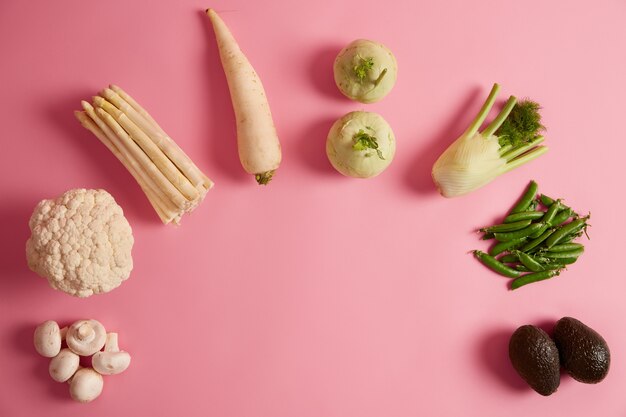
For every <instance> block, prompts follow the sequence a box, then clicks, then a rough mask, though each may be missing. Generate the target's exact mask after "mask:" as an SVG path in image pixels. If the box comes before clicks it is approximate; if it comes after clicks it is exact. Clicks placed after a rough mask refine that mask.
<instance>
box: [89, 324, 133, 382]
mask: <svg viewBox="0 0 626 417" xmlns="http://www.w3.org/2000/svg"><path fill="white" fill-rule="evenodd" d="M128 365H130V354H129V353H128V352H124V351H120V348H119V346H118V343H117V333H109V334H107V341H106V345H104V352H96V354H95V355H93V357H92V358H91V366H93V369H95V370H96V371H97V372H99V373H100V374H102V375H115V374H119V373H122V372H124V371H125V370H126V368H128Z"/></svg>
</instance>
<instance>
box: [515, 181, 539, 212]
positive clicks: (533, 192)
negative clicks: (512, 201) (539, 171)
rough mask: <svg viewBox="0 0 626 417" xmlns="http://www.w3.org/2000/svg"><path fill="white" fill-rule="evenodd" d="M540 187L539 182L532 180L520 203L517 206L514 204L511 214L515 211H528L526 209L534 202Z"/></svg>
mask: <svg viewBox="0 0 626 417" xmlns="http://www.w3.org/2000/svg"><path fill="white" fill-rule="evenodd" d="M538 189H539V186H538V185H537V183H536V182H535V181H531V182H530V184H528V187H527V188H526V192H525V193H524V195H522V197H521V198H520V199H519V201H518V203H517V204H516V205H515V206H513V208H512V209H511V211H510V212H509V214H515V213H520V212H522V211H526V209H527V208H528V207H529V206H530V204H531V203H532V202H533V200H534V199H535V197H536V196H537V190H538Z"/></svg>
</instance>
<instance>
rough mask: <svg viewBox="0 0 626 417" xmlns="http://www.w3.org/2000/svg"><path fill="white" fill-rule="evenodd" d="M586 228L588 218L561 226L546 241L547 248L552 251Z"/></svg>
mask: <svg viewBox="0 0 626 417" xmlns="http://www.w3.org/2000/svg"><path fill="white" fill-rule="evenodd" d="M585 226H587V217H583V218H580V219H576V220H573V221H571V222H570V223H567V224H566V225H564V226H561V227H560V228H559V229H557V231H556V232H554V233H553V234H552V235H551V236H550V237H549V238H547V239H546V248H548V249H550V248H551V247H552V246H554V245H556V244H557V243H560V242H561V240H563V239H564V238H565V237H566V236H567V235H570V234H573V233H576V232H578V231H580V230H582V229H583V228H584V227H585ZM528 227H530V226H528ZM523 230H524V229H523ZM511 233H515V232H511ZM495 237H496V239H497V238H498V236H497V233H496V234H495Z"/></svg>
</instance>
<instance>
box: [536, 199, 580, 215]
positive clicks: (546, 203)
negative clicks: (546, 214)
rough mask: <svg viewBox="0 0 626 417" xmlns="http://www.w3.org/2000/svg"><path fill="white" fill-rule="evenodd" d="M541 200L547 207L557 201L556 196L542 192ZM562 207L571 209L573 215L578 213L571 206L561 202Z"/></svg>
mask: <svg viewBox="0 0 626 417" xmlns="http://www.w3.org/2000/svg"><path fill="white" fill-rule="evenodd" d="M539 201H541V204H543V205H544V206H546V207H550V206H551V205H552V204H554V202H555V201H556V200H555V199H554V198H551V197H548V196H547V195H545V194H541V195H540V196H539ZM561 209H562V210H571V212H572V214H573V215H575V216H576V215H577V214H576V212H575V211H574V210H572V209H571V208H570V207H568V206H566V205H563V204H561Z"/></svg>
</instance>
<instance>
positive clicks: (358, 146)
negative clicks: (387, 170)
mask: <svg viewBox="0 0 626 417" xmlns="http://www.w3.org/2000/svg"><path fill="white" fill-rule="evenodd" d="M352 140H354V145H352V149H354V150H355V151H365V150H368V149H374V150H376V154H377V155H378V157H379V158H380V159H382V160H384V159H385V158H384V157H383V153H382V152H381V151H380V149H378V139H376V137H375V136H372V135H369V134H367V133H365V131H364V130H363V129H359V131H358V132H357V133H355V135H354V136H353V137H352Z"/></svg>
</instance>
